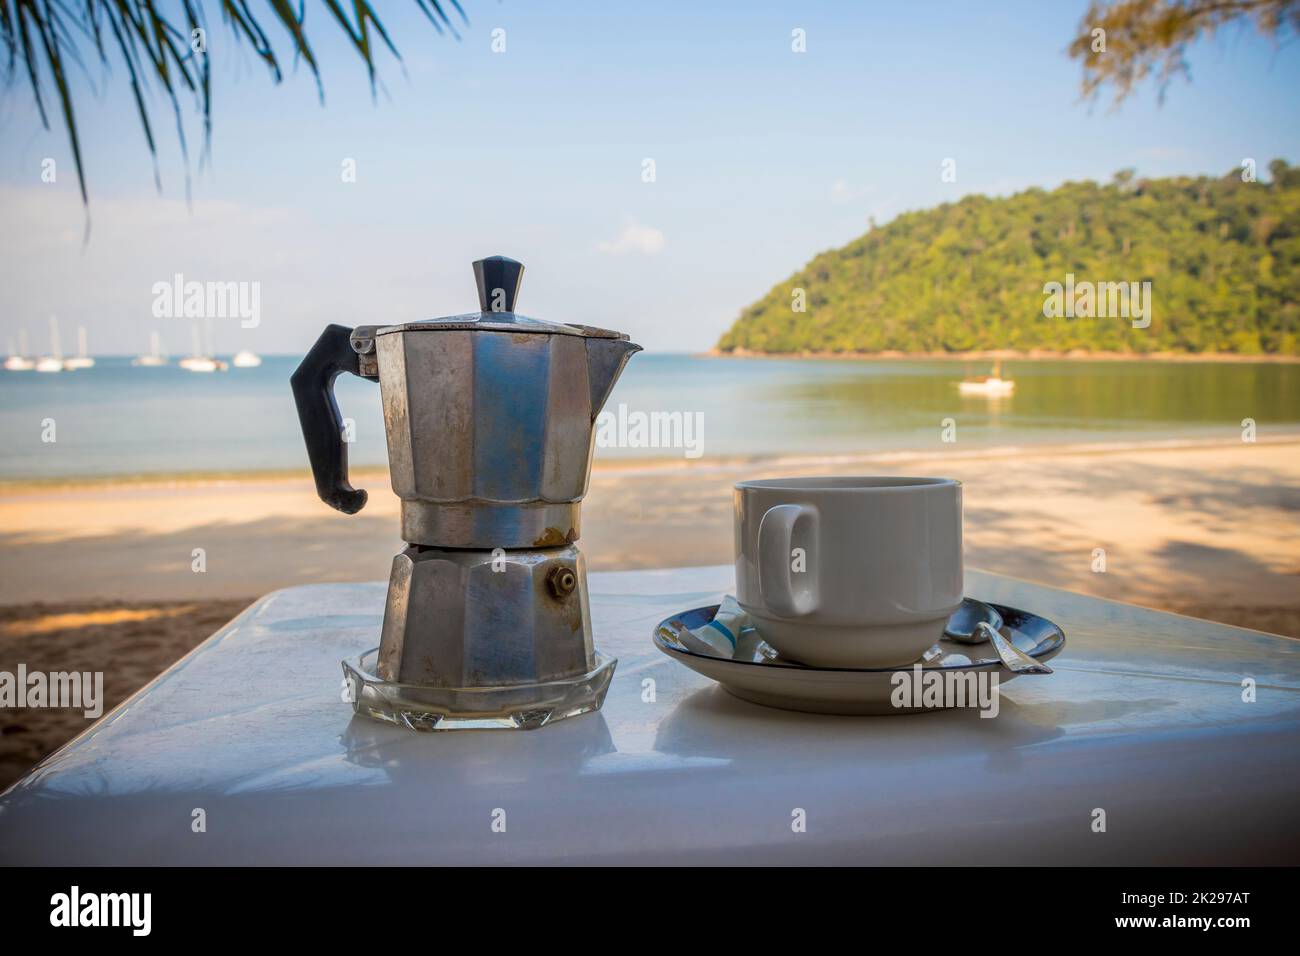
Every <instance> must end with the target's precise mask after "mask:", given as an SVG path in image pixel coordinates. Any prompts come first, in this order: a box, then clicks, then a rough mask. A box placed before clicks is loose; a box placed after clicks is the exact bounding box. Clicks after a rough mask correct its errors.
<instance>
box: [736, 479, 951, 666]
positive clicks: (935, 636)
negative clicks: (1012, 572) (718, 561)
mask: <svg viewBox="0 0 1300 956" xmlns="http://www.w3.org/2000/svg"><path fill="white" fill-rule="evenodd" d="M733 498H734V504H735V526H736V598H737V600H738V601H739V602H740V605H741V607H743V608H744V609H745V611H746V612H747V613H748V614H749V616H750V617H751V618H752V619H753V621H754V624H755V626H756V627H757V628H758V631H759V633H760V634H762V636H763V638H764V639H765V640H766V641H767V642H768V643H769V644H771V645H772V646H773V647H774V648H776V650H777V651H778V652H780V654H781V656H782V657H785V658H788V659H789V660H792V661H798V662H799V663H802V664H807V665H809V666H813V667H892V666H902V665H909V664H912V663H914V662H915V661H917V660H918V659H919V658H920V657H921V655H922V654H923V653H924V652H925V651H926V650H927V649H928V648H929V647H930V646H931V645H933V644H934V643H935V642H936V641H938V640H939V639H940V638H941V637H942V636H943V628H944V624H945V623H946V622H947V620H948V617H949V615H951V614H952V612H953V611H955V610H957V608H958V606H959V605H960V604H961V599H962V552H961V483H960V482H958V481H954V480H953V479H951V478H850V477H843V478H841V477H819V478H774V479H769V480H762V481H742V482H739V483H737V484H736V486H735V491H734V492H733Z"/></svg>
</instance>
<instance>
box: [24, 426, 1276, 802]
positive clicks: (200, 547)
mask: <svg viewBox="0 0 1300 956" xmlns="http://www.w3.org/2000/svg"><path fill="white" fill-rule="evenodd" d="M827 473H839V474H896V475H905V474H920V475H946V476H951V477H955V478H958V479H960V480H961V481H962V482H963V483H964V501H965V552H966V562H967V564H968V566H971V567H978V568H981V569H985V570H990V571H995V572H998V573H1002V574H1007V575H1011V576H1014V577H1019V578H1024V579H1027V580H1031V581H1035V582H1039V583H1043V584H1048V585H1053V586H1056V587H1061V588H1066V589H1069V590H1073V591H1081V592H1085V593H1089V594H1094V595H1098V596H1100V597H1106V598H1111V599H1115V600H1120V601H1126V602H1132V603H1137V604H1142V605H1146V606H1150V607H1157V608H1162V609H1167V610H1173V611H1177V612H1180V613H1185V614H1191V615H1194V616H1199V617H1206V618H1211V619H1214V620H1218V621H1222V622H1225V623H1229V624H1236V625H1240V626H1244V627H1250V628H1255V629H1258V630H1267V631H1272V632H1275V633H1279V634H1286V635H1289V636H1293V637H1297V636H1300V587H1297V583H1298V580H1300V439H1294V438H1287V439H1276V440H1264V439H1261V440H1260V441H1259V442H1258V443H1254V444H1245V443H1241V442H1234V443H1220V444H1210V443H1194V442H1170V443H1166V444H1159V443H1155V444H1152V443H1148V444H1143V445H1131V444H1125V445H1114V446H1106V445H1090V446H1075V447H1069V448H1050V447H1033V448H996V449H988V448H983V449H975V448H972V449H964V448H961V447H960V446H959V445H953V446H946V447H945V449H944V450H942V451H932V452H931V451H925V452H922V451H914V452H893V453H889V454H879V455H863V456H853V455H842V456H836V457H831V458H828V457H807V458H797V457H787V458H768V459H749V460H745V459H732V460H717V459H702V460H699V461H695V462H690V461H684V460H677V461H662V462H646V463H630V462H620V463H613V464H611V463H604V462H597V464H596V467H595V470H594V472H593V475H592V481H591V491H590V493H589V495H588V497H587V499H586V503H585V505H584V508H583V519H584V527H583V529H582V531H583V533H582V539H581V544H582V547H583V549H584V551H585V552H586V554H587V556H588V564H589V568H590V569H591V570H593V571H600V570H617V569H628V568H653V567H665V566H672V565H708V564H723V563H728V562H730V560H731V557H732V541H731V491H730V489H731V485H732V483H733V482H735V481H736V480H738V479H740V478H746V477H760V476H767V477H777V476H782V475H796V474H827ZM354 484H356V485H357V486H358V487H366V488H368V489H369V490H370V492H371V496H370V503H369V505H368V506H367V507H366V509H365V510H364V511H362V512H361V513H360V514H358V515H355V516H351V517H349V516H345V515H341V514H337V513H335V512H332V511H330V510H329V509H328V508H326V507H325V506H324V505H323V504H321V503H320V502H319V501H318V500H317V498H316V496H315V494H314V492H313V489H312V486H311V483H310V481H308V480H307V479H306V478H305V477H303V478H298V477H250V478H239V479H221V480H172V481H144V480H140V481H121V482H101V483H96V484H81V485H78V484H67V485H58V486H51V485H35V484H32V485H9V486H7V487H5V488H3V489H0V527H3V528H4V531H3V538H2V540H3V547H2V548H0V606H3V609H2V611H0V669H3V670H11V671H12V670H13V668H14V667H15V666H16V665H17V663H18V662H20V661H21V662H24V663H26V664H27V666H28V668H29V669H44V670H60V669H74V668H75V669H79V670H100V669H102V670H104V671H105V685H106V687H105V689H106V698H107V700H106V707H111V706H113V705H114V704H115V703H117V702H118V701H120V700H121V699H123V698H124V697H125V696H126V695H128V694H129V693H131V692H132V691H134V690H135V689H137V688H138V687H139V686H141V685H143V684H144V683H145V682H147V680H148V679H149V678H151V677H152V676H153V675H154V674H156V673H157V672H158V671H159V670H161V669H162V668H163V667H165V666H166V665H167V664H168V663H170V662H171V661H173V660H175V659H176V658H177V657H179V656H180V655H181V654H183V653H184V652H185V651H186V650H188V649H189V648H190V647H192V646H193V645H195V644H197V643H198V642H199V641H201V640H202V639H203V638H204V637H206V636H207V635H208V634H210V633H211V632H212V631H213V630H215V629H216V628H217V627H218V626H220V624H222V623H223V622H224V621H226V620H228V619H229V618H230V617H232V616H233V615H234V614H235V613H237V612H238V611H239V610H240V609H241V608H242V607H243V606H244V605H245V604H246V603H247V602H249V601H251V600H252V599H253V598H255V597H256V596H258V595H260V594H264V593H266V592H267V591H271V590H274V589H276V588H282V587H288V586H292V585H295V584H304V583H309V582H322V581H356V580H376V579H381V578H384V577H386V575H387V570H388V564H389V561H390V560H391V557H392V555H393V553H394V551H396V550H397V549H398V548H399V547H400V546H401V543H400V541H399V539H398V536H397V527H398V523H397V510H398V507H397V506H398V502H397V499H396V498H395V497H394V496H393V495H392V494H391V493H390V492H389V490H388V487H387V476H386V474H384V473H383V472H382V471H371V472H365V471H362V472H357V473H356V474H355V475H354ZM1098 549H1102V550H1104V553H1105V570H1104V572H1102V571H1100V570H1095V569H1097V568H1099V567H1100V564H1099V553H1098ZM82 727H84V720H83V719H82V718H81V717H80V715H72V716H70V712H61V711H57V710H45V711H25V712H17V711H14V710H11V709H10V710H4V711H0V785H3V784H4V783H5V782H6V781H8V780H12V779H14V778H16V777H17V776H18V775H19V774H20V773H21V772H22V770H24V769H26V768H27V767H29V766H30V764H31V763H32V762H33V761H34V760H36V759H38V758H39V757H40V756H42V755H43V754H44V753H47V752H48V751H49V750H51V749H53V747H55V746H57V745H58V743H60V742H62V740H64V739H66V738H67V737H68V736H70V735H71V734H73V733H75V732H76V731H77V730H79V729H81V728H82Z"/></svg>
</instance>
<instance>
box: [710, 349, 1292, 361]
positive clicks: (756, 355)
mask: <svg viewBox="0 0 1300 956" xmlns="http://www.w3.org/2000/svg"><path fill="white" fill-rule="evenodd" d="M693 357H695V358H722V359H810V360H813V361H835V360H841V361H846V362H868V361H869V362H889V361H934V360H938V361H949V362H986V361H991V360H994V359H1001V360H1003V361H1016V362H1209V363H1216V364H1218V363H1224V364H1242V365H1249V364H1252V363H1256V364H1262V365H1295V364H1300V355H1274V354H1268V355H1240V354H1238V353H1236V352H1087V351H1083V350H1082V349H1072V350H1070V351H1068V352H1056V351H1052V350H1051V349H1029V350H1027V351H1022V350H1018V349H977V350H973V351H970V352H942V351H939V352H899V351H894V350H891V349H887V350H885V351H883V352H815V351H803V352H758V351H752V350H750V349H743V348H738V349H730V350H726V351H723V350H720V349H717V348H712V349H708V350H707V351H704V352H696V353H693Z"/></svg>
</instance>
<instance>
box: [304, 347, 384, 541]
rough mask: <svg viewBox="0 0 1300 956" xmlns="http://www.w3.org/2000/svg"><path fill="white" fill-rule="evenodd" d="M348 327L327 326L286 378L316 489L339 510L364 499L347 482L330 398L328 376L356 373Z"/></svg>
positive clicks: (339, 425) (339, 424)
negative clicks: (300, 426)
mask: <svg viewBox="0 0 1300 956" xmlns="http://www.w3.org/2000/svg"><path fill="white" fill-rule="evenodd" d="M351 335H352V330H351V329H349V328H346V327H344V326H342V325H327V326H325V331H324V332H322V333H321V334H320V338H318V339H317V340H316V344H315V345H313V346H312V347H311V351H310V352H308V353H307V356H306V358H304V359H303V360H302V364H301V365H299V366H298V370H297V371H296V372H294V373H293V375H292V376H291V377H290V378H289V382H290V384H292V385H293V400H294V402H296V403H297V405H298V422H299V423H300V424H301V425H302V437H303V439H304V440H305V441H306V442H307V457H308V458H309V459H310V460H311V471H312V475H313V476H315V478H316V494H318V495H320V500H321V501H323V502H325V503H326V504H327V505H329V506H330V507H331V508H337V509H338V510H339V511H342V512H343V513H344V514H345V515H351V514H356V513H357V512H358V511H360V510H361V509H362V508H363V507H364V506H365V504H366V493H365V491H364V490H362V489H357V488H353V487H352V485H351V484H350V483H349V482H348V446H347V443H346V442H344V441H343V416H342V415H341V414H339V406H338V402H336V401H334V380H335V379H336V378H338V377H339V375H340V374H341V373H343V372H351V373H352V374H353V375H360V374H361V364H360V358H359V356H358V355H357V353H356V352H355V351H353V349H352V342H351V340H350V337H351Z"/></svg>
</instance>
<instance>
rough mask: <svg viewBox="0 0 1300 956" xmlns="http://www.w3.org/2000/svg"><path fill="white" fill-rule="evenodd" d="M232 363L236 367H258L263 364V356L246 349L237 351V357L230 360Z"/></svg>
mask: <svg viewBox="0 0 1300 956" xmlns="http://www.w3.org/2000/svg"><path fill="white" fill-rule="evenodd" d="M230 364H231V365H233V366H234V367H235V368H257V367H258V366H259V365H261V364H262V357H261V356H260V355H256V354H254V353H253V352H249V351H248V350H247V349H245V350H243V351H240V352H236V353H235V357H234V358H232V359H231V360H230Z"/></svg>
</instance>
